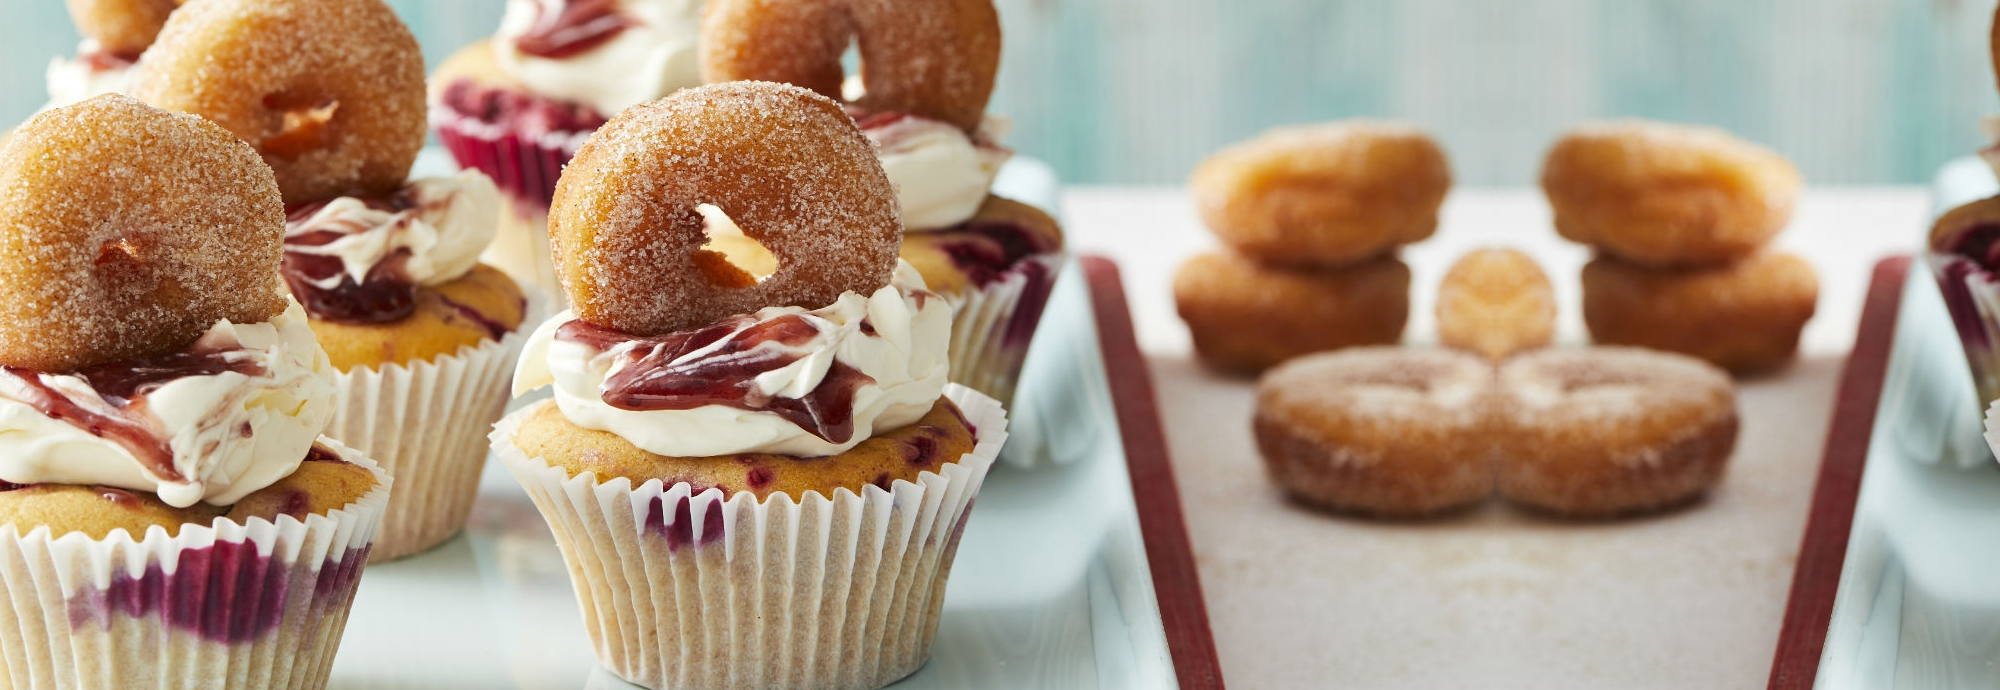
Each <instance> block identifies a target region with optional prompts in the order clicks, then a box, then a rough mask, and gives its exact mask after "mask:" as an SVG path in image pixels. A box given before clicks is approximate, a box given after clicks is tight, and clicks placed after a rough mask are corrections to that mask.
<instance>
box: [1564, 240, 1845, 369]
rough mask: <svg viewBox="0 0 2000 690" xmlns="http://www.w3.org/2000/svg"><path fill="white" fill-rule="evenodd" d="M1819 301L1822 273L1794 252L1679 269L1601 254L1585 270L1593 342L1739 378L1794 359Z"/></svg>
mask: <svg viewBox="0 0 2000 690" xmlns="http://www.w3.org/2000/svg"><path fill="white" fill-rule="evenodd" d="M1818 302H1819V276H1818V274H1816V273H1814V272H1813V267H1812V264H1809V263H1806V260H1805V259H1801V258H1799V257H1797V256H1795V255H1792V254H1783V253H1778V252H1763V253H1760V254H1757V255H1754V256H1751V257H1750V258H1748V259H1744V260H1742V261H1739V262H1736V263H1732V264H1727V265H1723V266H1719V267H1715V268H1674V269H1655V268H1647V267H1644V266H1638V265H1634V264H1632V263H1630V262H1626V261H1621V260H1618V259H1616V258H1612V257H1608V256H1600V257H1598V258H1596V259H1594V260H1592V261H1591V262H1590V263H1589V264H1587V265H1585V266H1584V267H1583V320H1584V323H1585V324H1586V325H1588V326H1589V327H1590V336H1591V338H1592V339H1593V340H1596V341H1597V342H1599V343H1602V344H1606V345H1636V346H1639V347H1646V348H1652V349H1655V350H1666V351H1668V352H1678V353H1681V354H1685V355H1693V356H1695V357H1700V358H1702V359H1705V360H1708V361H1709V362H1712V363H1714V364H1715V365H1717V366H1720V367H1722V368H1724V369H1728V370H1730V371H1732V372H1736V373H1738V374H1754V373H1758V372H1763V371H1768V370H1771V369H1775V368H1777V367H1779V366H1782V365H1783V364H1785V363H1786V362H1789V361H1791V359H1792V356H1793V355H1794V354H1795V353H1797V352H1798V348H1799V333H1800V331H1803V330H1804V329H1805V326H1806V322H1807V321H1810V320H1812V316H1813V311H1814V309H1815V307H1816V305H1817V304H1818Z"/></svg>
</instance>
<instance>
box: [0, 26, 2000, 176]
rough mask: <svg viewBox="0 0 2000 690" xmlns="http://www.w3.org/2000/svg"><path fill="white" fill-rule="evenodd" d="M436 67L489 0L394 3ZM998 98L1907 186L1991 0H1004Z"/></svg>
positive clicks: (1061, 151) (1147, 170)
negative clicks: (1642, 136)
mask: <svg viewBox="0 0 2000 690" xmlns="http://www.w3.org/2000/svg"><path fill="white" fill-rule="evenodd" d="M390 2H391V4H392V5H394V6H395V7H396V8H397V10H398V11H400V12H402V13H403V16H404V17H405V19H406V20H407V21H408V22H409V23H410V25H411V26H412V28H413V29H414V30H415V31H416V33H417V35H418V37H419V39H420V40H422V41H423V43H424V46H425V49H426V57H427V58H428V60H429V62H430V63H431V64H432V65H436V64H437V62H438V61H440V60H442V59H443V58H444V57H445V56H447V55H449V54H450V52H451V51H453V50H456V49H458V48H459V47H462V46H464V45H465V44H467V43H470V42H472V41H474V40H477V39H479V38H480V37H482V36H485V35H487V34H489V33H491V32H492V30H493V27H494V26H495V25H496V24H498V22H499V15H500V10H501V7H502V5H503V2H502V0H390ZM996 2H997V4H998V5H999V6H1000V9H1001V13H1002V21H1003V23H1004V25H1005V29H1006V32H1007V58H1006V62H1005V64H1004V65H1003V68H1002V71H1001V77H1000V86H999V88H998V90H997V91H996V92H995V95H994V101H993V111H994V112H996V113H999V114H1004V115H1007V116H1008V117H1010V118H1011V119H1012V121H1013V123H1014V131H1013V134H1012V136H1011V137H1010V138H1009V140H1008V141H1009V142H1010V143H1011V144H1013V145H1014V146H1015V147H1016V148H1018V149H1020V150H1021V151H1022V152H1024V153H1027V154H1030V155H1034V156H1036V157H1039V158H1042V159H1045V160H1047V161H1049V162H1050V163H1051V164H1053V165H1054V166H1055V167H1056V168H1057V170H1059V171H1060V172H1061V173H1062V175H1063V176H1064V177H1065V179H1068V180H1071V181H1075V182H1090V183H1175V182H1179V181H1180V180H1182V179H1184V178H1185V176H1186V174H1187V171H1188V170H1189V169H1190V168H1192V167H1193V165H1194V164H1195V163H1196V162H1197V161H1199V160H1200V159H1201V157H1202V156H1203V155H1206V154H1207V153H1208V152H1210V151H1213V150H1214V149H1215V148H1217V147H1219V146H1222V145H1224V144H1227V143H1229V142H1232V141H1236V140H1240V139H1243V138H1246V137H1249V136H1252V135H1254V134H1255V133H1257V132H1258V131H1261V130H1263V129H1264V128H1267V127H1271V126H1274V125H1280V124H1288V123H1296V122H1310V121H1315V120H1324V119H1333V118H1340V117H1357V116H1373V117H1394V118H1401V119H1407V120H1411V121H1414V122H1416V123H1418V124H1420V125H1423V126H1424V127H1426V128H1428V129H1430V130H1431V131H1432V132H1434V133H1435V134H1436V135H1437V136H1438V137H1439V139H1440V140H1442V141H1443V142H1444V144H1445V146H1446V148H1447V149H1448V151H1449V152H1450V153H1451V157H1452V163H1453V168H1454V171H1455V172H1456V173H1457V176H1458V178H1459V180H1460V181H1461V182H1462V183H1468V184H1527V183H1531V182H1532V181H1533V180H1534V178H1535V174H1536V171H1537V170H1538V168H1539V166H1540V161H1541V154H1542V151H1543V150H1544V149H1546V147H1547V145H1548V143H1549V141H1550V140H1551V139H1553V138H1554V137H1555V136H1557V135H1558V134H1559V133H1560V132H1561V131H1562V130H1563V129H1564V128H1565V127H1567V126H1569V125H1572V124H1574V123H1576V122H1578V121H1580V120H1584V119H1588V118H1594V117H1609V116H1640V117H1653V118H1661V119H1670V120H1682V121H1689V122H1700V123H1706V124H1714V125H1718V126H1722V127H1726V128H1728V129H1731V130H1733V131H1736V132H1737V133H1739V134H1742V135H1744V136H1746V137H1749V138H1751V139H1755V140H1758V141H1762V142H1765V143H1768V144H1770V145H1772V146H1773V147H1776V148H1777V149H1778V150H1780V151H1782V152H1784V153H1785V154H1786V155H1789V156H1791V157H1792V158H1793V159H1794V160H1795V161H1797V162H1798V163H1799V165H1800V167H1801V168H1802V169H1803V170H1805V172H1806V175H1807V177H1808V179H1810V180H1811V181H1812V182H1814V183H1818V184H1862V183H1921V182H1924V181H1927V180H1928V179H1929V178H1930V176H1931V174H1932V172H1933V171H1935V170H1936V169H1937V166H1939V165H1941V164H1942V163H1943V162H1944V161H1946V160H1948V159H1950V158H1952V157H1954V156H1957V155H1961V154H1963V153H1966V152H1968V151H1971V150H1973V149H1975V148H1977V147H1978V146H1979V145H1980V144H1981V137H1980V135H1979V132H1978V129H1977V127H1976V122H1977V120H1978V118H1979V117H1980V116H1981V115H1984V114H1987V113H1990V112H2000V101H1996V97H1995V88H1994V85H1993V84H1994V78H1993V76H1992V73H1991V68H1990V67H1989V65H1988V63H1989V60H1988V57H1987V51H1986V45H1985V44H1986V27H1987V24H1988V21H1989V18H1990V17H1991V16H1992V12H1993V7H1994V2H1993V0H1755V1H1748V2H1746V1H1744V0H1511V1H1507V0H1400V1H1398V2H1383V1H1382V0H996ZM76 40H77V39H76V34H75V31H74V30H73V29H71V28H70V26H69V24H68V21H67V16H66V15H65V14H64V12H63V9H62V3H60V2H56V1H55V0H8V1H7V2H4V3H0V66H4V69H0V123H12V122H18V121H19V120H21V119H23V118H25V117H27V116H28V115H29V114H31V113H33V112H34V110H35V109H36V108H38V107H40V106H41V104H42V101H43V100H44V96H43V94H44V90H43V85H42V72H43V69H44V68H45V67H46V65H47V64H48V60H49V58H51V57H53V56H55V55H60V54H67V53H69V52H71V51H73V50H74V47H75V44H76Z"/></svg>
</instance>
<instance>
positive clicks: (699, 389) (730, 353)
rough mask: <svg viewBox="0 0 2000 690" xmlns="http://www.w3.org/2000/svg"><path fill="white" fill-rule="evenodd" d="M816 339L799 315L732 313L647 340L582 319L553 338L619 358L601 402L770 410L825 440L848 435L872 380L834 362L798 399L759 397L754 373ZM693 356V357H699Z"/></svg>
mask: <svg viewBox="0 0 2000 690" xmlns="http://www.w3.org/2000/svg"><path fill="white" fill-rule="evenodd" d="M819 334H820V328H819V326H817V325H815V324H814V323H813V322H812V321H811V320H808V319H807V318H805V317H804V316H801V315H798V314H787V315H784V316H780V317H777V318H774V319H769V320H763V321H760V320H758V319H757V318H756V317H753V316H736V317H731V318H727V319H723V320H721V321H717V322H715V323H713V324H709V325H707V326H703V327H701V328H694V329H689V330H685V331H677V332H674V333H668V334H665V335H657V336H653V337H649V338H642V337H639V336H634V335H630V334H627V333H622V332H619V331H615V330H612V329H609V328H605V327H603V326H598V325H595V324H591V323H587V322H584V321H571V322H569V323H565V324H563V325H562V326H561V327H560V328H558V329H557V330H556V338H558V339H561V340H565V341H568V342H573V343H578V344H582V345H586V346H589V347H592V348H595V349H597V350H599V351H610V350H612V349H613V348H616V347H618V346H620V345H626V344H630V347H629V348H628V349H625V350H622V351H620V352H619V353H618V355H617V356H618V357H619V358H620V359H621V360H622V361H620V362H619V363H618V364H617V365H616V366H614V367H613V372H612V374H611V375H610V376H609V377H607V378H606V379H605V381H604V385H603V398H604V402H605V404H608V405H610V406H612V407H616V408H618V409H621V410H635V411H649V410H688V409H694V408H697V407H701V406H704V405H725V406H729V407H735V408H738V409H744V410H753V411H758V412H770V413H773V414H776V415H778V416H779V417H782V418H784V419H785V420H786V421H789V422H791V423H793V424H796V425H798V427H799V428H801V429H804V430H806V432H808V433H811V434H812V435H814V436H818V437H820V438H821V439H825V440H826V441H827V442H829V443H846V442H847V441H848V440H850V439H852V438H854V393H855V391H858V390H860V389H861V387H862V386H865V385H868V384H870V383H874V382H875V379H874V378H873V377H870V376H868V375H867V374H863V373H861V372H860V371H859V370H856V369H855V368H853V367H851V366H848V365H847V364H845V363H843V362H841V361H839V360H837V359H836V360H834V362H833V364H832V365H831V366H829V367H828V368H827V372H826V376H825V378H823V379H821V381H820V383H819V386H818V387H816V388H814V389H813V391H812V392H811V393H808V394H806V395H805V396H804V397H801V398H785V397H775V396H770V395H765V394H764V393H763V392H762V391H759V390H758V389H757V381H756V379H757V376H758V375H759V374H763V373H764V372H767V371H774V370H777V369H782V368H784V367H786V366H789V365H791V364H792V363H793V362H797V361H799V359H800V358H801V357H803V356H804V355H805V354H806V353H805V352H802V351H800V350H799V347H800V346H802V345H804V344H806V343H808V342H810V341H812V339H813V338H815V337H817V336H818V335H819ZM697 352H698V353H699V354H697Z"/></svg>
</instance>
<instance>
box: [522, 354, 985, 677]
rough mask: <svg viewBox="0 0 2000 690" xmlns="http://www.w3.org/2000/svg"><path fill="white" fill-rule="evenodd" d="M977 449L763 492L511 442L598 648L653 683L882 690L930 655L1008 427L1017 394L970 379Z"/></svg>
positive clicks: (963, 403) (963, 401)
mask: <svg viewBox="0 0 2000 690" xmlns="http://www.w3.org/2000/svg"><path fill="white" fill-rule="evenodd" d="M945 395H946V396H947V397H949V398H950V399H951V400H952V402H955V403H957V404H958V405H959V407H960V408H961V409H962V410H963V411H964V412H965V415H966V418H967V419H968V420H970V421H971V422H972V424H973V427H974V433H975V436H976V440H977V445H976V447H975V448H974V449H973V451H972V452H970V453H967V454H966V455H965V456H964V457H963V458H961V459H960V460H959V461H958V462H956V463H951V464H947V465H945V466H944V467H942V468H940V469H939V471H937V472H925V473H923V474H922V475H921V476H920V477H919V479H918V481H917V482H914V483H913V482H909V481H903V480H897V481H896V482H895V483H893V484H892V485H891V487H890V488H889V489H887V490H884V489H882V488H880V487H876V486H866V487H863V488H862V492H861V493H860V494H858V495H857V494H855V493H854V492H851V491H848V490H847V489H840V490H837V491H835V492H834V495H833V496H832V497H826V496H822V495H820V493H819V492H816V491H815V492H808V493H807V494H806V495H805V496H804V497H803V498H801V499H793V498H791V497H789V496H786V495H784V494H776V495H773V496H771V497H769V498H768V499H765V500H764V501H762V502H759V501H758V500H757V498H756V496H754V495H752V494H750V493H747V492H743V493H737V494H735V495H733V496H731V497H729V498H727V499H725V498H723V497H722V492H721V490H720V489H709V490H707V491H704V492H702V493H699V494H691V489H690V486H689V485H688V484H686V483H678V484H674V485H671V486H667V485H664V484H663V483H662V482H660V481H658V480H650V481H647V482H645V483H643V484H640V485H639V486H637V487H634V486H632V482H631V480H630V479H626V478H622V477H621V478H616V479H612V480H610V481H607V482H603V483H599V482H598V481H597V477H596V475H595V474H593V473H588V472H586V473H584V474H581V475H577V476H570V475H569V474H568V473H567V472H566V471H565V470H564V469H563V468H560V467H553V466H550V465H549V464H548V463H547V462H545V461H543V460H541V459H540V458H530V457H528V456H527V455H526V454H525V453H523V452H521V450H520V449H519V448H517V447H515V446H514V444H513V441H512V439H513V436H514V432H515V431H516V430H517V429H519V428H520V424H521V422H522V420H524V419H526V416H527V415H529V414H532V410H523V411H520V412H516V413H514V414H512V415H509V416H508V417H507V418H506V419H503V420H501V421H500V423H499V424H498V425H496V426H495V429H494V431H493V446H494V450H495V453H496V454H497V455H499V457H500V460H501V461H502V462H503V463H505V464H506V465H507V467H508V469H509V470H511V471H513V473H514V476H515V477H516V478H518V479H519V480H520V481H521V484H522V485H523V486H525V487H527V490H528V495H529V496H530V497H531V498H532V499H533V500H534V502H535V506H536V507H537V508H539V509H540V510H541V513H542V516H543V517H544V518H546V519H547V520H548V522H549V527H550V529H551V531H553V532H554V533H555V538H556V543H557V545H558V546H560V547H561V550H562V554H563V559H564V560H565V561H566V562H567V564H568V565H569V571H570V578H571V581H572V583H573V584H574V585H575V586H576V595H577V602H578V603H579V604H580V605H581V607H582V609H583V618H584V627H585V628H586V629H587V630H589V632H590V637H591V643H592V645H593V646H594V647H595V648H596V651H597V658H598V661H599V662H600V663H602V664H603V665H604V667H605V668H606V669H607V670H609V671H611V672H612V673H615V674H617V675H618V676H620V677H622V678H625V679H626V680H629V681H632V682H634V683H638V684H640V685H644V686H647V687H651V688H674V689H675V690H709V689H715V688H765V687H772V688H779V687H782V688H821V689H827V690H870V689H872V688H879V687H882V686H884V685H887V684H889V683H892V682H895V681H896V680H898V679H901V678H903V677H904V676H907V675H909V674H910V673H912V672H915V671H916V670H917V669H918V668H919V667H922V666H923V664H924V661H925V659H927V658H928V657H929V656H930V648H931V640H932V637H933V636H934V635H935V634H936V632H937V622H938V614H939V613H940V611H941V610H942V607H943V605H944V592H945V581H946V578H947V577H948V575H949V574H950V570H951V561H952V558H953V556H954V555H955V554H956V552H957V549H958V540H959V536H960V534H962V533H963V530H964V528H965V519H966V513H967V511H968V510H969V509H970V508H971V507H972V503H973V497H974V496H975V495H976V494H978V493H979V486H980V483H981V482H982V481H984V479H985V477H986V471H987V469H988V468H990V467H991V466H992V464H993V460H994V457H995V456H996V455H998V453H999V451H1000V447H1001V445H1002V444H1004V443H1005V442H1006V438H1007V416H1006V412H1005V411H1004V409H1002V407H1001V405H1000V403H999V402H998V401H996V400H993V399H992V398H989V397H987V396H985V395H983V394H980V393H979V392H977V391H974V390H971V389H969V388H965V387H963V386H958V385H950V386H947V387H946V390H945Z"/></svg>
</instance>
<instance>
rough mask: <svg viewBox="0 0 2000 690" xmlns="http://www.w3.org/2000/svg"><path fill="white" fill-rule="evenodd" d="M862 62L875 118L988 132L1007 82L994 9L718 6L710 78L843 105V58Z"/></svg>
mask: <svg viewBox="0 0 2000 690" xmlns="http://www.w3.org/2000/svg"><path fill="white" fill-rule="evenodd" d="M850 45H852V46H856V47H858V48H859V50H860V53H861V65H862V69H861V80H862V84H863V85H864V86H865V87H866V95H864V96H862V98H861V100H860V101H859V102H857V103H856V105H859V106H861V107H862V108H864V109H866V110H868V111H870V112H903V113H911V114H915V115H921V116H923V117H927V118H930V119H933V120H942V121H945V122H949V123H952V124H954V125H958V126H959V128H961V129H964V130H965V131H967V132H972V131H975V130H977V129H978V128H979V122H980V120H981V119H983V118H984V117H985V116H986V100H987V99H988V98H989V97H991V96H992V95H993V80H994V77H995V75H997V74H999V72H1000V15H999V14H998V13H997V12H996V11H995V10H994V9H993V0H925V1H924V2H895V1H893V0H709V2H708V5H707V7H706V8H704V10H703V13H702V22H701V75H702V79H703V80H705V81H708V82H710V83H714V82H724V81H737V80H743V79H754V80H760V81H776V82H784V83H787V84H796V85H799V86H803V87H805V88H808V89H812V90H813V91H816V92H818V93H820V94H821V95H824V96H827V97H829V98H836V99H837V98H840V95H841V91H840V86H841V81H842V79H843V76H844V75H843V72H842V69H841V65H840V58H841V55H842V54H843V53H846V52H847V49H848V47H849V46H850Z"/></svg>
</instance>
